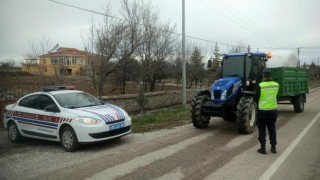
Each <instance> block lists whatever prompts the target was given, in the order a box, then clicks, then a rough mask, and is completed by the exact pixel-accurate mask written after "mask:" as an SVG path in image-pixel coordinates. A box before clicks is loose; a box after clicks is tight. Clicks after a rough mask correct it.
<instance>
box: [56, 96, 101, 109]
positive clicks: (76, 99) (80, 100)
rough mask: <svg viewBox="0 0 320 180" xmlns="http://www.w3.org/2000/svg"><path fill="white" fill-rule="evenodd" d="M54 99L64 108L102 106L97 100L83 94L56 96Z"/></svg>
mask: <svg viewBox="0 0 320 180" xmlns="http://www.w3.org/2000/svg"><path fill="white" fill-rule="evenodd" d="M54 97H55V99H56V100H57V101H58V103H59V105H60V106H61V107H64V108H80V107H88V106H97V105H102V104H103V102H101V101H100V100H99V99H97V98H95V97H94V96H92V95H90V94H88V93H85V92H75V93H63V94H56V95H54Z"/></svg>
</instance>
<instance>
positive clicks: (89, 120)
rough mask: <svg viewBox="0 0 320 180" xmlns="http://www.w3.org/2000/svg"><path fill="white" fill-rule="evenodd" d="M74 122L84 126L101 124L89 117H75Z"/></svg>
mask: <svg viewBox="0 0 320 180" xmlns="http://www.w3.org/2000/svg"><path fill="white" fill-rule="evenodd" d="M75 120H76V121H79V122H80V123H82V124H85V125H98V124H100V123H101V120H99V119H95V118H90V117H76V118H75Z"/></svg>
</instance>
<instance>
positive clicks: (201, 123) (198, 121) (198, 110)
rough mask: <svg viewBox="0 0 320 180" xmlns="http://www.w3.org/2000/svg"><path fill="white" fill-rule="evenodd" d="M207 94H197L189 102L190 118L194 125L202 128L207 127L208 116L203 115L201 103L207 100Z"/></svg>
mask: <svg viewBox="0 0 320 180" xmlns="http://www.w3.org/2000/svg"><path fill="white" fill-rule="evenodd" d="M208 99H209V96H208V95H206V94H197V95H196V96H195V97H194V98H193V100H192V103H191V108H192V109H191V118H192V124H193V126H194V127H196V128H199V129H204V128H207V127H208V124H209V120H210V116H208V115H203V113H202V105H203V104H204V103H205V102H207V101H208Z"/></svg>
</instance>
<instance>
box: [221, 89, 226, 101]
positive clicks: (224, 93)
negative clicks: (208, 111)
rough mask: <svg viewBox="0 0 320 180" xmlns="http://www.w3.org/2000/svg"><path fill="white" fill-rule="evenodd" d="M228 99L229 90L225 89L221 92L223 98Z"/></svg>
mask: <svg viewBox="0 0 320 180" xmlns="http://www.w3.org/2000/svg"><path fill="white" fill-rule="evenodd" d="M226 99H227V90H224V91H223V92H222V94H221V100H226Z"/></svg>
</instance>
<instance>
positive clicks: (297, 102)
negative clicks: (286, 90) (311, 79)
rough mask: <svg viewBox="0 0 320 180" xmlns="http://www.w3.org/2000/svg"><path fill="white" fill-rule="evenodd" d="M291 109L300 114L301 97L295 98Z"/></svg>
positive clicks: (301, 107) (302, 106)
mask: <svg viewBox="0 0 320 180" xmlns="http://www.w3.org/2000/svg"><path fill="white" fill-rule="evenodd" d="M293 109H294V112H296V113H302V112H303V110H304V97H303V96H302V95H298V96H295V97H294V99H293Z"/></svg>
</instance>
